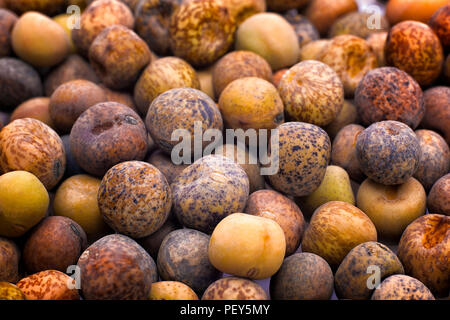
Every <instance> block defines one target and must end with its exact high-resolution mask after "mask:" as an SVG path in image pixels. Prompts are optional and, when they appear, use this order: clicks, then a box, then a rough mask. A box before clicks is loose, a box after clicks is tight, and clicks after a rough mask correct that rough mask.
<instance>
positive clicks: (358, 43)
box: [317, 34, 378, 98]
mask: <svg viewBox="0 0 450 320" xmlns="http://www.w3.org/2000/svg"><path fill="white" fill-rule="evenodd" d="M317 60H319V61H322V62H323V63H325V64H327V65H329V66H330V67H331V68H332V69H333V70H334V71H336V73H337V74H338V76H339V78H340V79H341V81H342V83H343V84H344V90H345V97H346V98H351V97H353V96H354V94H355V90H356V88H357V86H358V84H359V83H360V82H361V80H362V78H363V77H364V75H365V74H366V73H367V72H368V71H370V70H372V69H375V68H377V67H378V58H377V56H376V54H375V52H374V51H373V50H372V48H371V47H370V46H369V44H368V43H367V41H366V40H364V39H362V38H359V37H357V36H353V35H349V34H345V35H341V36H337V37H334V38H333V39H331V41H330V42H329V43H328V45H326V46H325V48H324V49H323V50H322V51H321V53H320V54H319V57H318V59H317Z"/></svg>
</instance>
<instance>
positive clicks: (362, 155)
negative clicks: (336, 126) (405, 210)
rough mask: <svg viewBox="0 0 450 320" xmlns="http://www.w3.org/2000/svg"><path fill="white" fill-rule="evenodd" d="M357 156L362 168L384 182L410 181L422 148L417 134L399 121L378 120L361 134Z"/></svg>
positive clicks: (380, 181) (358, 140) (399, 182)
mask: <svg viewBox="0 0 450 320" xmlns="http://www.w3.org/2000/svg"><path fill="white" fill-rule="evenodd" d="M356 156H357V158H358V161H359V164H360V167H361V170H362V171H363V172H364V174H366V175H367V176H368V177H369V178H370V179H372V180H374V181H375V182H378V183H381V184H384V185H396V184H402V183H404V182H406V181H407V180H408V179H409V178H411V177H412V176H413V175H414V173H415V172H416V171H417V168H418V167H419V163H420V157H421V150H420V144H419V140H418V139H417V136H416V134H415V133H414V131H412V129H411V128H410V127H408V126H407V125H406V124H404V123H401V122H398V121H390V120H388V121H381V122H376V123H374V124H372V125H371V126H369V127H368V128H367V129H365V130H364V131H363V132H362V133H361V134H359V135H358V138H357V142H356Z"/></svg>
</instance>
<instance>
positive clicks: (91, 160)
mask: <svg viewBox="0 0 450 320" xmlns="http://www.w3.org/2000/svg"><path fill="white" fill-rule="evenodd" d="M147 149H148V138H147V130H146V128H145V125H144V122H143V121H142V120H141V118H140V117H139V115H138V114H137V113H136V112H134V111H133V110H132V109H131V108H129V107H128V106H125V105H123V104H120V103H117V102H102V103H98V104H96V105H94V106H92V107H90V108H89V109H87V110H86V111H85V112H83V113H82V114H81V116H80V117H79V118H78V119H77V121H76V122H75V124H74V125H73V127H72V131H71V132H70V150H71V152H72V154H73V157H74V158H75V160H76V162H77V163H78V165H79V166H80V167H81V168H83V169H84V170H85V171H86V172H88V173H90V174H92V175H95V176H99V177H101V176H103V175H104V174H105V173H106V172H107V171H108V170H109V169H110V168H111V167H113V166H114V165H116V164H118V163H121V162H124V161H130V160H143V159H144V158H145V155H146V153H147Z"/></svg>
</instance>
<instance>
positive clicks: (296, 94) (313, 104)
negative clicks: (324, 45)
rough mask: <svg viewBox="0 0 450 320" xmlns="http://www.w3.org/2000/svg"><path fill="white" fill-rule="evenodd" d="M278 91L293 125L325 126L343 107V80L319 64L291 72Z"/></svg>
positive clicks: (309, 63) (301, 65) (306, 63)
mask: <svg viewBox="0 0 450 320" xmlns="http://www.w3.org/2000/svg"><path fill="white" fill-rule="evenodd" d="M278 90H279V92H280V96H281V98H282V99H283V102H284V106H285V109H286V112H287V114H288V116H289V117H290V119H292V120H293V121H301V122H307V123H312V124H315V125H317V126H326V125H328V124H330V123H331V122H332V121H333V120H334V119H335V118H336V117H337V115H338V113H339V112H340V111H341V109H342V107H343V105H344V86H343V84H342V82H341V80H340V79H339V77H338V75H337V74H336V72H334V70H333V69H332V68H330V67H329V66H327V65H326V64H324V63H322V62H318V61H312V60H311V61H303V62H300V63H298V64H296V65H295V66H293V67H292V68H290V69H289V71H287V72H286V74H285V75H284V76H283V78H281V81H280V85H279V88H278Z"/></svg>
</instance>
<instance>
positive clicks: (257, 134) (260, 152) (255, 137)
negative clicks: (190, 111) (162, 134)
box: [171, 121, 279, 175]
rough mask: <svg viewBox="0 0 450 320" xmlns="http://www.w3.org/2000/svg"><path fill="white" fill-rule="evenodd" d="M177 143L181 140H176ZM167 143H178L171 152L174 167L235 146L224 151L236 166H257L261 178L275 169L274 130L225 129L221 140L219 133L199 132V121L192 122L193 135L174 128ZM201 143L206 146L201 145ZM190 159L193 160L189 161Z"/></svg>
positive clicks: (201, 128) (276, 170)
mask: <svg viewBox="0 0 450 320" xmlns="http://www.w3.org/2000/svg"><path fill="white" fill-rule="evenodd" d="M180 140H181V141H180ZM171 141H173V142H178V144H176V145H175V146H174V147H173V149H172V153H171V159H172V162H173V163H174V164H176V165H179V164H191V163H192V160H193V161H196V160H198V159H200V158H202V157H205V156H208V155H211V154H215V153H216V152H217V151H218V150H219V149H220V148H222V145H224V144H227V145H228V144H229V145H234V144H235V143H236V146H237V147H238V150H246V149H247V147H248V149H247V151H248V154H249V156H247V155H246V152H237V154H235V150H234V149H233V148H226V154H225V157H227V158H231V159H235V161H236V162H237V163H238V164H260V165H261V169H260V173H261V175H274V174H276V173H277V172H278V169H279V132H278V130H277V129H270V130H269V129H259V130H256V129H247V130H243V129H226V130H225V139H224V136H223V133H222V131H221V130H218V129H207V130H205V131H204V132H203V126H202V122H201V121H195V122H194V133H193V134H192V132H191V131H189V130H187V129H176V130H174V131H173V132H172V136H171ZM205 143H208V144H207V145H206V146H205ZM192 156H193V159H192Z"/></svg>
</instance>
